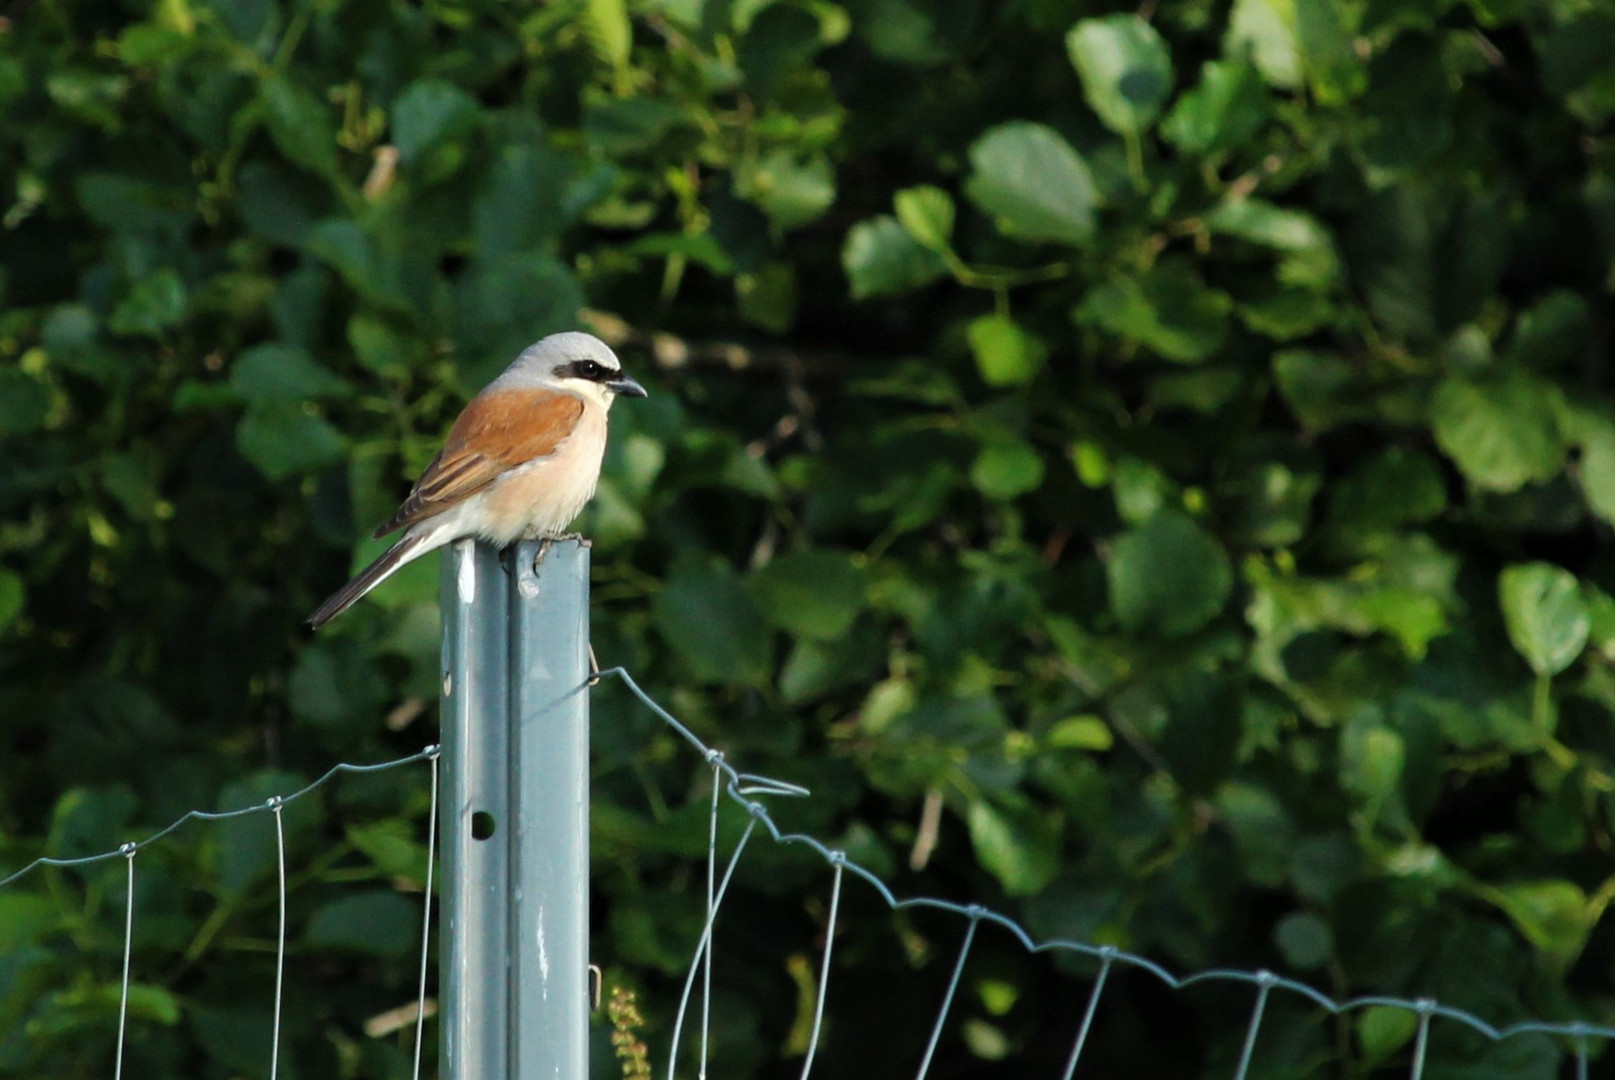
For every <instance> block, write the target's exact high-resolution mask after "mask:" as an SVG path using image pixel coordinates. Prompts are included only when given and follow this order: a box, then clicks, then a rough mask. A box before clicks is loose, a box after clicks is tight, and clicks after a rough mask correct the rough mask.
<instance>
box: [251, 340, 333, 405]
mask: <svg viewBox="0 0 1615 1080" xmlns="http://www.w3.org/2000/svg"><path fill="white" fill-rule="evenodd" d="M230 386H231V388H232V389H234V390H235V392H236V393H238V394H240V395H241V396H242V397H243V398H246V399H247V400H248V401H262V400H270V399H282V400H292V401H297V400H305V399H310V398H326V397H342V396H345V395H346V394H347V393H348V392H349V387H348V384H347V383H346V382H344V381H343V380H342V379H341V378H339V377H338V376H336V375H335V374H333V373H331V372H330V371H327V370H326V369H325V368H323V367H321V366H320V365H319V364H317V363H315V362H314V358H313V357H312V356H310V355H309V354H308V352H307V351H306V350H304V349H299V348H296V347H294V346H290V345H274V344H269V345H255V346H253V347H252V348H250V349H248V350H247V351H246V352H244V353H242V354H241V356H240V357H238V358H237V359H236V362H235V364H233V365H232V366H231V368H230Z"/></svg>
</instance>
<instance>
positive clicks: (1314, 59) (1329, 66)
mask: <svg viewBox="0 0 1615 1080" xmlns="http://www.w3.org/2000/svg"><path fill="white" fill-rule="evenodd" d="M1293 10H1294V13H1295V28H1296V35H1297V37H1298V39H1299V40H1300V42H1301V50H1302V53H1303V54H1304V56H1305V58H1306V73H1307V82H1308V85H1309V86H1310V87H1311V89H1312V96H1313V97H1314V98H1315V99H1316V100H1317V101H1318V103H1319V104H1320V105H1342V104H1344V103H1346V102H1347V101H1349V100H1351V99H1352V98H1355V97H1357V96H1358V95H1360V94H1361V93H1362V92H1363V90H1364V89H1366V88H1367V86H1368V71H1367V68H1366V66H1365V65H1364V64H1363V62H1362V60H1360V59H1359V58H1358V56H1357V52H1356V47H1355V45H1354V39H1355V37H1356V27H1355V26H1354V25H1351V24H1350V23H1349V21H1348V20H1349V19H1350V18H1351V15H1352V11H1350V10H1348V9H1347V7H1346V6H1345V3H1344V2H1343V0H1298V2H1296V3H1295V4H1294V7H1293Z"/></svg>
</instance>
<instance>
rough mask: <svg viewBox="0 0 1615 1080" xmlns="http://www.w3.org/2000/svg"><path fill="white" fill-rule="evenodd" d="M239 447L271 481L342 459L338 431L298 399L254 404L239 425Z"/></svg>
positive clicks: (237, 431) (237, 427)
mask: <svg viewBox="0 0 1615 1080" xmlns="http://www.w3.org/2000/svg"><path fill="white" fill-rule="evenodd" d="M236 448H237V449H238V450H240V451H241V454H242V456H243V457H245V458H246V459H247V460H248V461H250V462H252V464H253V465H254V466H256V467H257V469H258V471H259V472H261V473H263V474H264V476H265V477H267V478H268V479H270V480H284V479H286V478H287V477H289V476H295V475H297V474H298V473H305V472H312V471H313V470H315V469H320V468H324V467H325V466H327V465H334V464H336V463H337V462H338V461H341V460H342V449H343V441H342V436H341V435H340V434H338V433H337V430H336V429H335V428H333V427H332V426H331V425H330V424H328V423H326V421H325V420H323V419H322V418H320V417H319V416H316V415H315V414H314V413H312V412H309V411H308V410H307V409H306V408H304V406H303V405H301V404H300V403H298V402H295V401H284V400H275V399H268V400H264V401H260V402H257V403H255V404H254V405H253V406H252V407H251V408H249V409H248V410H247V412H246V415H245V416H243V417H242V418H241V422H240V423H239V424H237V425H236Z"/></svg>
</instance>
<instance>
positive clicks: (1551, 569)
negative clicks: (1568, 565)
mask: <svg viewBox="0 0 1615 1080" xmlns="http://www.w3.org/2000/svg"><path fill="white" fill-rule="evenodd" d="M1497 596H1498V602H1499V603H1500V604H1501V605H1502V607H1503V624H1504V626H1505V627H1506V628H1507V630H1508V639H1509V641H1511V642H1513V643H1514V648H1515V649H1516V650H1517V651H1518V652H1519V654H1520V655H1521V656H1523V657H1524V658H1525V662H1526V663H1527V664H1530V665H1531V670H1532V671H1534V672H1536V673H1537V674H1538V675H1540V676H1543V677H1546V676H1550V675H1557V674H1559V672H1561V671H1563V670H1564V669H1565V668H1567V667H1569V666H1570V665H1571V664H1572V663H1573V662H1574V661H1575V659H1576V657H1578V656H1580V655H1581V651H1582V649H1584V648H1586V646H1587V634H1588V631H1589V629H1590V626H1591V624H1590V622H1589V616H1588V611H1587V601H1586V599H1585V598H1584V597H1583V596H1582V594H1581V584H1580V583H1579V582H1578V581H1577V580H1576V578H1575V575H1574V574H1571V573H1570V572H1569V571H1568V570H1564V569H1561V568H1560V567H1557V566H1552V565H1550V564H1548V563H1540V562H1537V563H1521V564H1516V565H1514V566H1509V567H1505V568H1504V570H1503V572H1502V574H1500V575H1499V576H1498V579H1497Z"/></svg>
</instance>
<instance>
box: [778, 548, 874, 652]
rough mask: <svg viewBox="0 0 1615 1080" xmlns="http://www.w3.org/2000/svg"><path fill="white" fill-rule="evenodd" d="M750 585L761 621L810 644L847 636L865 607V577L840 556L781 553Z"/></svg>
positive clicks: (823, 552)
mask: <svg viewBox="0 0 1615 1080" xmlns="http://www.w3.org/2000/svg"><path fill="white" fill-rule="evenodd" d="M751 586H752V590H753V591H754V592H755V593H756V595H757V599H758V602H759V604H760V606H761V609H762V614H763V618H765V619H767V620H768V621H769V622H770V623H772V624H773V625H775V626H777V627H779V628H780V629H782V630H786V631H789V632H790V633H792V634H795V635H796V636H798V637H802V638H808V639H810V640H814V641H829V640H832V639H834V638H838V637H840V636H841V635H843V634H845V633H846V632H847V631H848V630H850V629H852V624H853V622H854V621H856V620H857V618H858V614H859V613H860V612H861V611H862V610H863V609H864V606H865V601H864V579H863V574H862V572H861V571H859V569H858V568H857V567H856V566H855V565H853V562H852V560H851V559H850V558H849V557H848V556H847V555H846V553H844V552H838V551H830V550H825V549H819V550H816V551H802V552H795V553H793V554H790V555H782V556H780V557H779V558H777V559H774V560H773V561H771V562H769V563H767V564H766V565H764V566H762V567H760V568H759V569H758V570H756V571H755V572H753V573H752V575H751Z"/></svg>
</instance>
